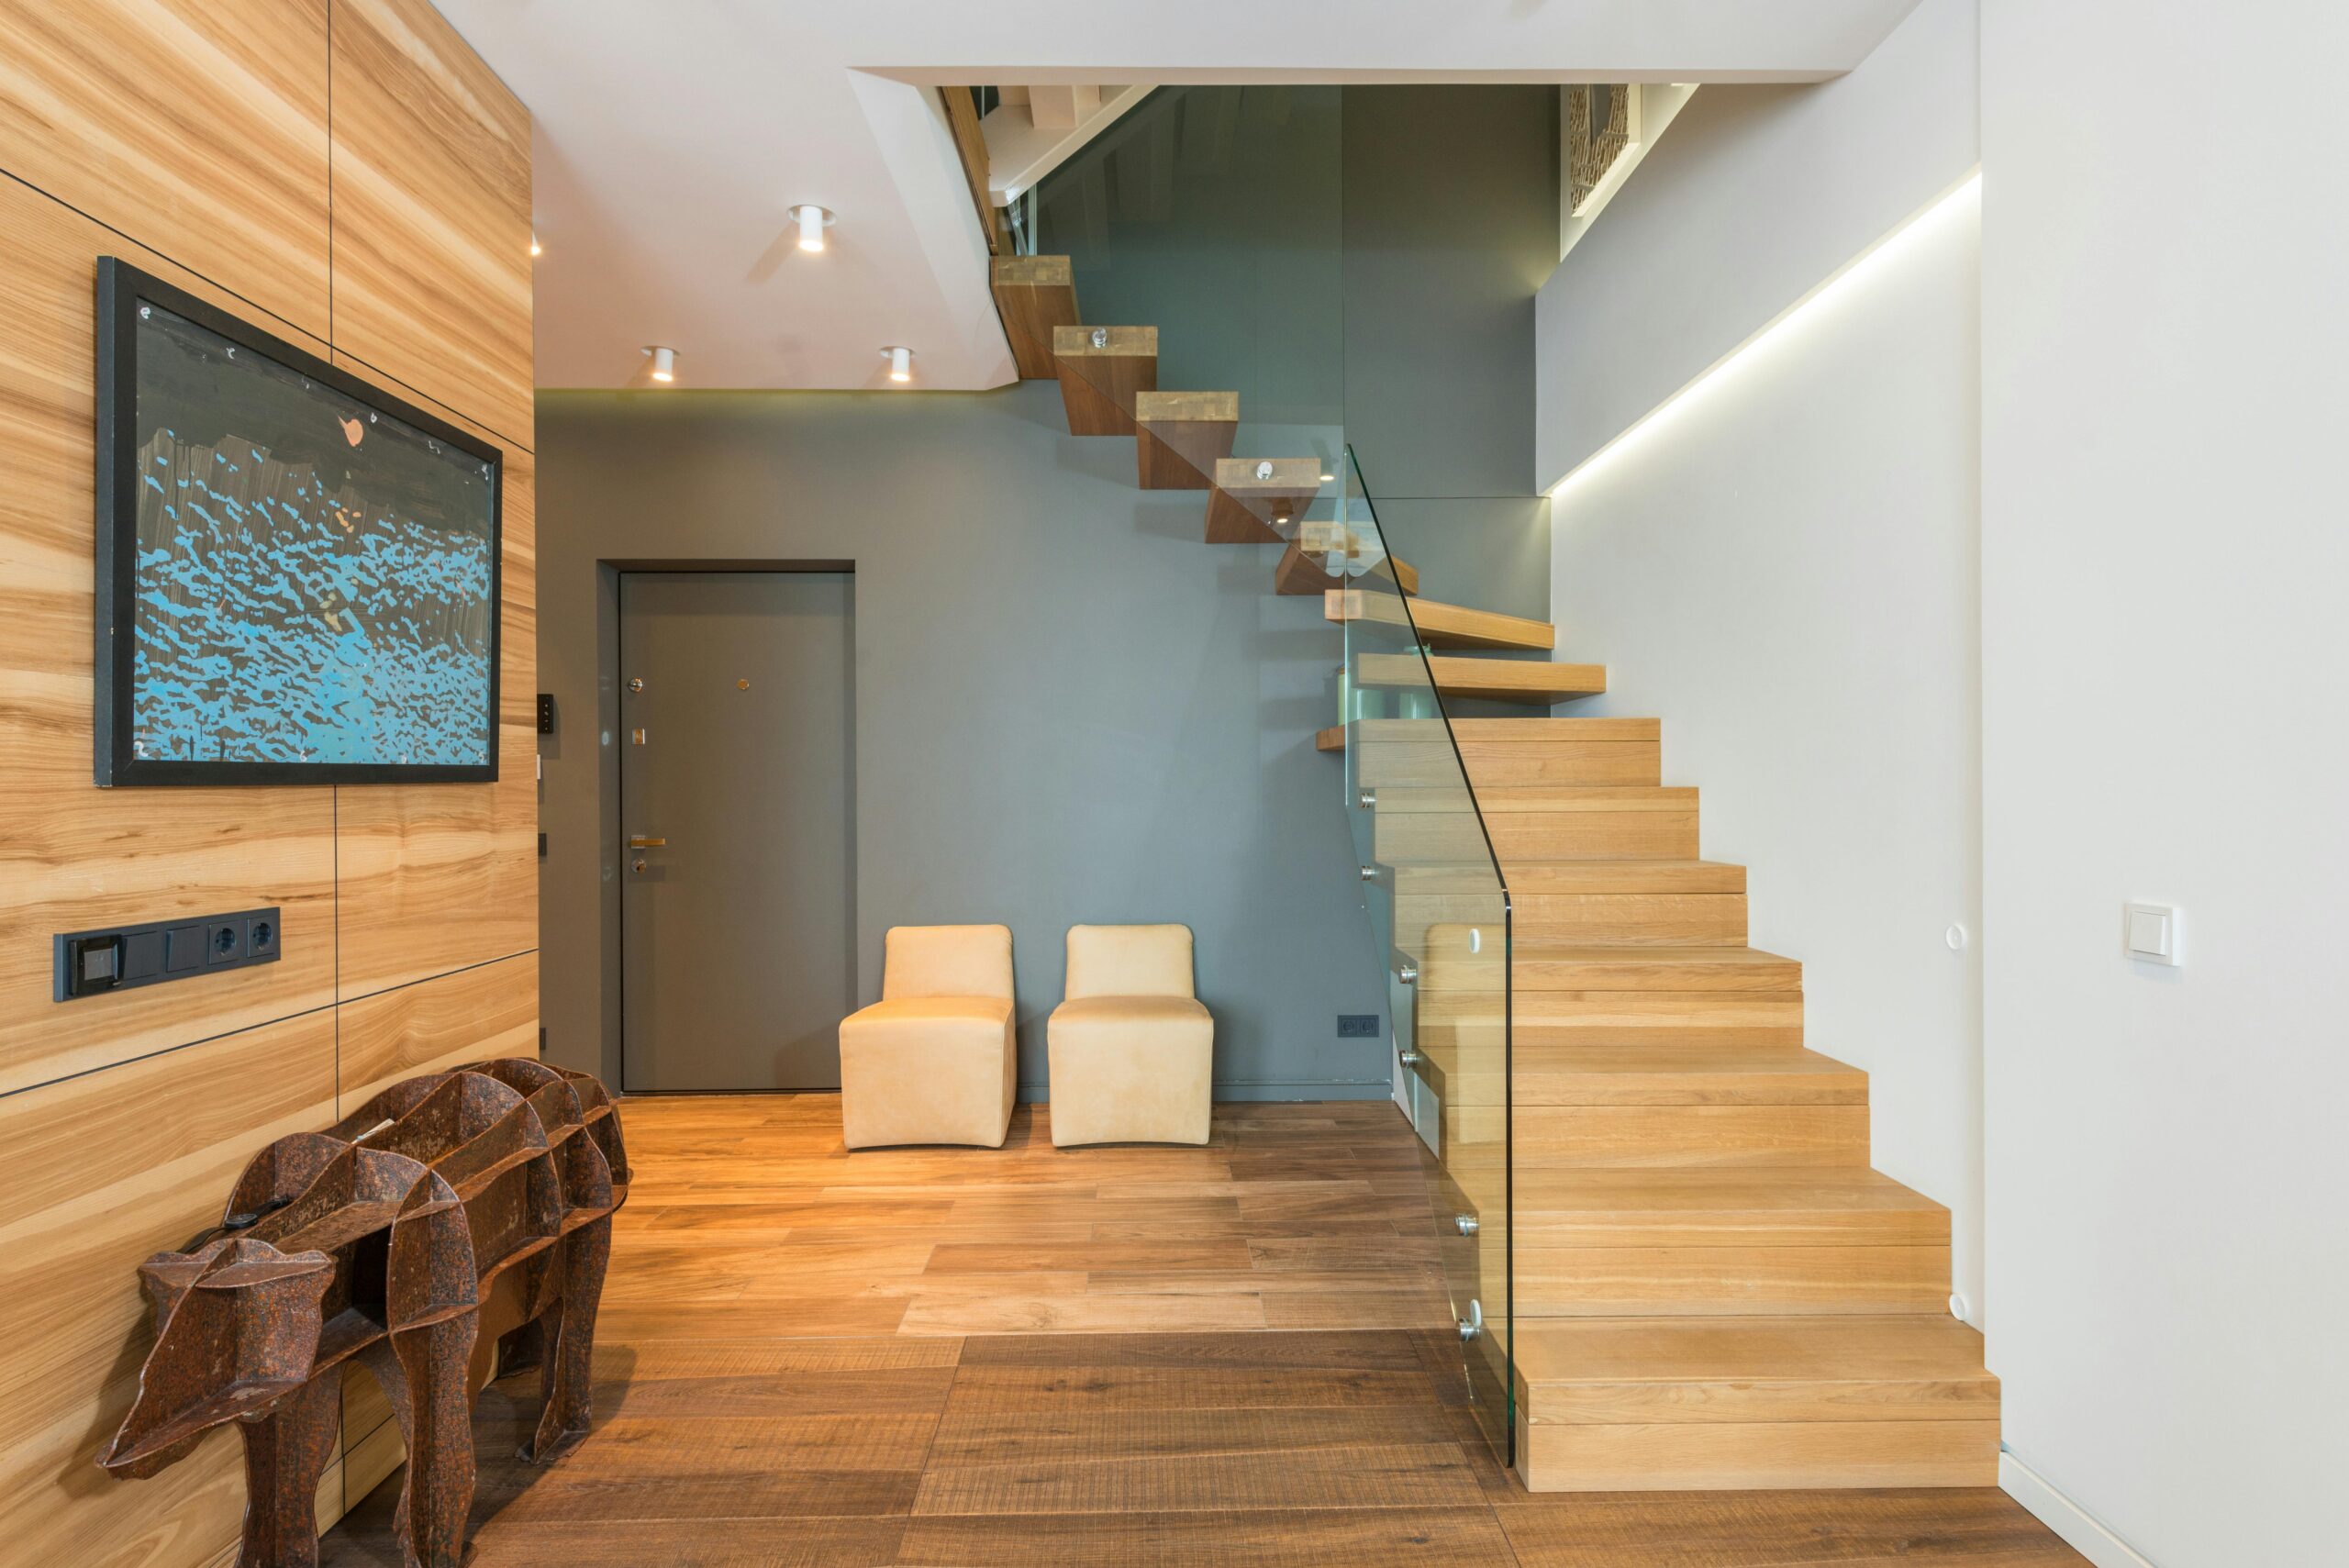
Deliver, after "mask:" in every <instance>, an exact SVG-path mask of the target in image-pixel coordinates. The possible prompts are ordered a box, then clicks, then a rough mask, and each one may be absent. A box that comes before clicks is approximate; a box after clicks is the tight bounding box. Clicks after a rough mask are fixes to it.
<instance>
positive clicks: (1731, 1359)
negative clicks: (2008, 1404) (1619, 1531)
mask: <svg viewBox="0 0 2349 1568" xmlns="http://www.w3.org/2000/svg"><path fill="white" fill-rule="evenodd" d="M1511 1349H1512V1351H1514V1352H1515V1357H1516V1362H1517V1374H1518V1377H1519V1380H1520V1382H1521V1383H1523V1384H1524V1385H1526V1386H1528V1387H1530V1388H1532V1389H1535V1390H1537V1391H1538V1392H1537V1397H1538V1395H1539V1394H1542V1393H1555V1394H1560V1395H1566V1394H1569V1393H1570V1392H1571V1387H1572V1385H1576V1384H1595V1383H1691V1382H1695V1383H1720V1384H1731V1385H1744V1384H1765V1383H1787V1382H1814V1383H1819V1382H1824V1383H1854V1382H1900V1383H1913V1382H1940V1383H1969V1384H1982V1385H1988V1387H1989V1388H1990V1389H1991V1390H1993V1391H1995V1389H1996V1387H1997V1385H1998V1380H1997V1379H1996V1378H1995V1377H1993V1376H1991V1374H1990V1373H1989V1372H1988V1370H1987V1368H1985V1367H1984V1365H1983V1363H1982V1336H1981V1334H1980V1333H1979V1332H1978V1331H1977V1330H1976V1329H1972V1328H1970V1327H1968V1326H1967V1325H1965V1324H1964V1323H1961V1322H1959V1321H1958V1320H1957V1319H1956V1318H1945V1317H1941V1316H1939V1315H1935V1314H1928V1313H1914V1314H1911V1313H1887V1314H1884V1315H1881V1316H1873V1315H1868V1316H1854V1315H1846V1314H1836V1315H1831V1316H1820V1317H1803V1316H1794V1315H1787V1316H1769V1317H1755V1318H1520V1320H1519V1322H1518V1324H1517V1333H1516V1335H1515V1337H1514V1339H1513V1340H1512V1342H1511ZM1734 1400H1735V1391H1734V1390H1723V1391H1721V1392H1720V1396H1717V1398H1716V1399H1715V1400H1714V1401H1713V1402H1711V1403H1710V1405H1709V1407H1707V1408H1705V1409H1701V1410H1700V1409H1696V1408H1691V1409H1690V1410H1688V1411H1687V1412H1685V1413H1684V1415H1685V1418H1688V1419H1697V1420H1708V1419H1719V1418H1720V1416H1721V1412H1722V1409H1723V1408H1724V1405H1725V1404H1730V1403H1734ZM1572 1408H1574V1406H1573V1405H1572V1404H1571V1402H1569V1403H1568V1404H1565V1405H1554V1404H1553V1405H1551V1406H1550V1407H1549V1410H1548V1412H1547V1413H1545V1412H1544V1410H1543V1409H1542V1408H1541V1407H1536V1409H1535V1410H1534V1411H1533V1413H1532V1418H1533V1419H1535V1420H1537V1421H1539V1420H1555V1419H1567V1418H1570V1417H1568V1416H1567V1415H1566V1414H1565V1412H1566V1411H1567V1410H1570V1409H1572Z"/></svg>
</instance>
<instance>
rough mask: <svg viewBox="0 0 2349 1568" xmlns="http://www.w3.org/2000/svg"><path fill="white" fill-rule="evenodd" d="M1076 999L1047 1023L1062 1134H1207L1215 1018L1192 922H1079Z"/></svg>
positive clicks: (1104, 1139) (1056, 1134) (1074, 935)
mask: <svg viewBox="0 0 2349 1568" xmlns="http://www.w3.org/2000/svg"><path fill="white" fill-rule="evenodd" d="M1065 989H1066V991H1067V993H1068V999H1067V1000H1066V1001H1064V1002H1063V1003H1062V1004H1061V1005H1060V1006H1057V1007H1055V1008H1053V1009H1052V1021H1051V1022H1050V1023H1049V1024H1048V1025H1046V1039H1047V1040H1048V1042H1049V1048H1050V1050H1051V1052H1052V1141H1053V1142H1054V1143H1057V1144H1060V1145H1061V1146H1063V1148H1065V1147H1067V1146H1068V1145H1070V1144H1072V1143H1205V1142H1206V1141H1207V1140H1208V1110H1209V1101H1210V1098H1211V1094H1212V1091H1211V1084H1212V1082H1213V1078H1214V1067H1215V1019H1213V1018H1210V1017H1208V1010H1207V1008H1205V1007H1204V1006H1200V1005H1199V1002H1198V999H1197V997H1196V996H1195V995H1193V994H1192V988H1191V929H1190V928H1189V927H1188V926H1072V927H1070V928H1069V932H1068V983H1067V985H1066V987H1065Z"/></svg>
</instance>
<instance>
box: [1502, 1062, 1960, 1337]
mask: <svg viewBox="0 0 2349 1568" xmlns="http://www.w3.org/2000/svg"><path fill="white" fill-rule="evenodd" d="M1513 1082H1514V1080H1512V1083H1513ZM1511 1098H1512V1100H1513V1101H1514V1100H1515V1098H1516V1096H1515V1094H1514V1090H1513V1089H1512V1095H1511ZM1509 1147H1510V1148H1511V1149H1512V1150H1513V1151H1515V1154H1516V1157H1517V1159H1518V1161H1519V1162H1520V1163H1523V1162H1528V1161H1535V1162H1542V1163H1543V1164H1547V1165H1557V1166H1567V1165H1571V1166H1577V1167H1606V1168H1609V1169H1615V1170H1629V1169H1635V1168H1674V1169H1683V1170H1685V1169H1688V1168H1691V1167H1699V1166H1701V1167H1706V1168H1709V1169H1724V1168H1731V1167H1734V1168H1736V1169H1740V1170H1758V1169H1765V1168H1773V1167H1787V1166H1791V1167H1799V1168H1816V1167H1819V1166H1822V1165H1826V1166H1846V1165H1848V1166H1854V1167H1862V1168H1864V1167H1865V1166H1866V1164H1867V1162H1868V1107H1867V1106H1865V1105H1852V1106H1787V1105H1771V1104H1767V1103H1763V1104H1755V1105H1716V1106H1609V1105H1600V1106H1558V1105H1526V1104H1522V1103H1519V1104H1516V1105H1515V1108H1513V1109H1512V1110H1511V1111H1510V1113H1509ZM1937 1277H1938V1278H1939V1280H1940V1281H1941V1286H1942V1288H1943V1290H1944V1291H1946V1290H1947V1289H1948V1275H1947V1273H1943V1274H1941V1275H1939V1276H1937Z"/></svg>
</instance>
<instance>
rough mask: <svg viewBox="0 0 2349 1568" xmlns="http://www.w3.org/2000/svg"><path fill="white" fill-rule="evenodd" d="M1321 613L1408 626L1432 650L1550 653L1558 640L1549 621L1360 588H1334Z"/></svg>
mask: <svg viewBox="0 0 2349 1568" xmlns="http://www.w3.org/2000/svg"><path fill="white" fill-rule="evenodd" d="M1321 614H1322V617H1323V618H1324V619H1327V620H1333V621H1340V622H1348V621H1364V622H1369V623H1372V624H1375V625H1381V626H1394V627H1398V628H1405V631H1406V635H1410V634H1411V633H1414V632H1415V633H1416V634H1417V636H1418V639H1419V641H1420V642H1422V643H1424V644H1425V645H1426V646H1428V647H1431V648H1508V649H1527V650H1532V651H1538V652H1542V653H1547V652H1549V651H1551V650H1552V649H1553V648H1555V647H1556V646H1557V642H1558V630H1557V628H1555V627H1553V626H1552V625H1551V624H1550V623H1549V622H1548V621H1544V620H1531V619H1528V618H1527V617H1524V616H1508V615H1502V614H1501V613H1500V612H1498V611H1497V610H1479V609H1472V608H1470V607H1468V606H1464V605H1447V604H1444V603H1442V601H1441V600H1437V599H1416V598H1408V597H1406V596H1405V595H1398V594H1380V593H1375V592H1366V591H1364V590H1363V589H1360V588H1332V589H1330V590H1329V591H1328V592H1326V593H1325V594H1324V595H1322V602H1321Z"/></svg>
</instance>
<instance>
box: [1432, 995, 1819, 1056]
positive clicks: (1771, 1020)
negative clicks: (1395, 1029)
mask: <svg viewBox="0 0 2349 1568" xmlns="http://www.w3.org/2000/svg"><path fill="white" fill-rule="evenodd" d="M1802 1013H1803V1006H1802V995H1801V993H1799V992H1795V991H1524V992H1518V993H1513V994H1512V995H1511V996H1510V998H1509V1015H1508V1016H1509V1021H1510V1026H1511V1029H1512V1030H1513V1031H1514V1033H1515V1035H1516V1037H1517V1038H1518V1039H1519V1040H1524V1039H1525V1038H1526V1031H1527V1030H1529V1029H1552V1030H1557V1031H1561V1032H1573V1033H1575V1034H1579V1035H1582V1036H1585V1037H1589V1036H1593V1035H1601V1034H1603V1035H1606V1036H1609V1037H1610V1038H1614V1039H1618V1040H1621V1041H1623V1042H1626V1043H1629V1042H1631V1041H1653V1042H1656V1043H1659V1044H1662V1043H1665V1042H1679V1043H1687V1042H1692V1041H1697V1040H1738V1041H1742V1042H1743V1043H1744V1044H1746V1045H1747V1046H1749V1047H1750V1048H1751V1049H1753V1050H1755V1051H1791V1050H1798V1049H1800V1048H1801V1046H1802V1042H1803V1037H1802ZM1500 1017H1501V1012H1500V999H1499V995H1498V994H1497V992H1494V991H1491V990H1488V989H1485V988H1481V987H1480V988H1477V989H1474V990H1468V989H1461V990H1453V989H1448V988H1446V987H1443V986H1440V985H1427V984H1421V985H1420V986H1419V1032H1420V1035H1421V1037H1422V1039H1425V1038H1427V1037H1428V1036H1429V1035H1430V1034H1431V1032H1432V1031H1434V1030H1437V1029H1442V1028H1444V1027H1446V1026H1449V1025H1455V1024H1456V1025H1461V1026H1472V1025H1486V1024H1491V1023H1496V1022H1497V1021H1498V1020H1499V1018H1500Z"/></svg>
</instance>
